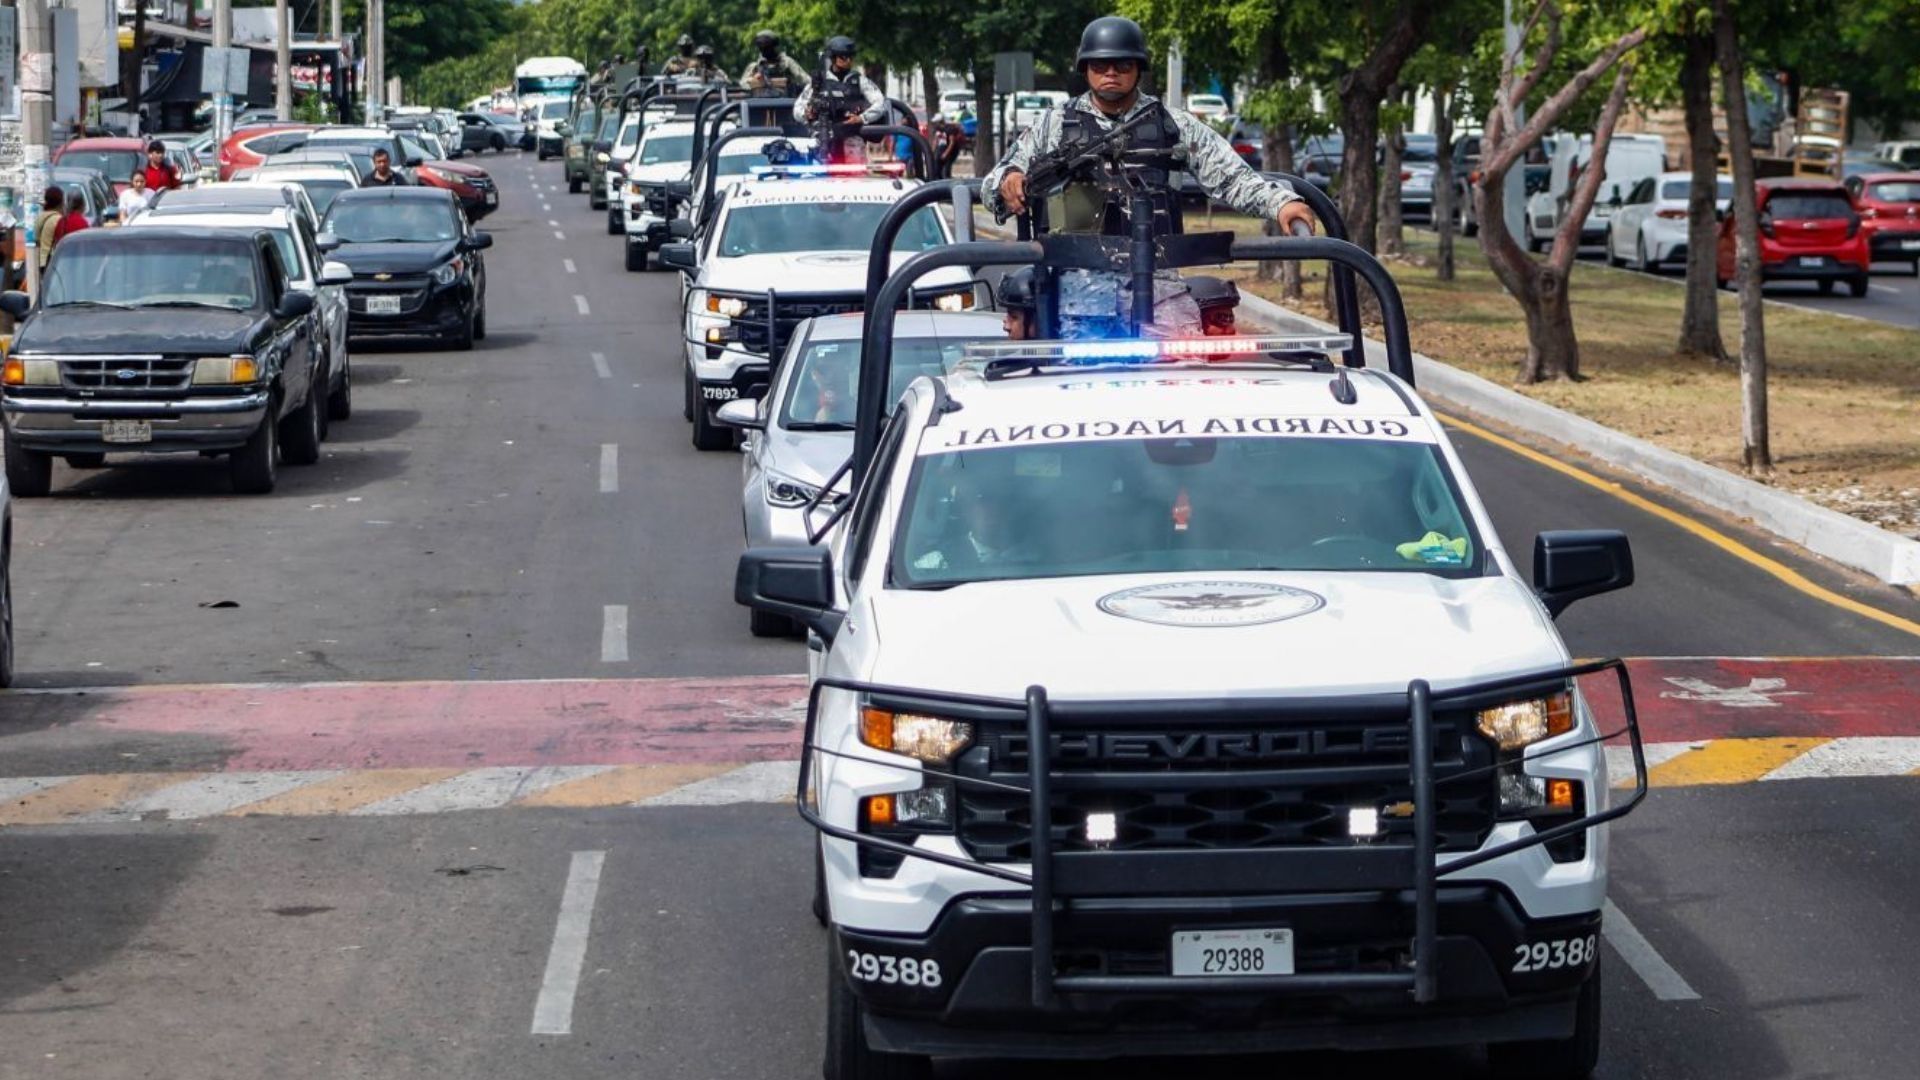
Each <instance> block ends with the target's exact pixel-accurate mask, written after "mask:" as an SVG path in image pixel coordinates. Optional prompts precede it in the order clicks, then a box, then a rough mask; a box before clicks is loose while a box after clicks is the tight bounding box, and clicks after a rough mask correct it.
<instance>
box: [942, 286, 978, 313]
mask: <svg viewBox="0 0 1920 1080" xmlns="http://www.w3.org/2000/svg"><path fill="white" fill-rule="evenodd" d="M933 307H934V310H935V311H971V310H973V290H972V289H968V290H967V291H965V292H950V293H941V294H940V295H939V296H936V297H934V298H933Z"/></svg>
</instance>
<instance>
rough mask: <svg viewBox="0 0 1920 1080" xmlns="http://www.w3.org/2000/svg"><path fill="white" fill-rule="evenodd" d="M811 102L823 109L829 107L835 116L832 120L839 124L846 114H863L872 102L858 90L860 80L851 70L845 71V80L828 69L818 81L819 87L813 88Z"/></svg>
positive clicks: (864, 92) (864, 93) (862, 91)
mask: <svg viewBox="0 0 1920 1080" xmlns="http://www.w3.org/2000/svg"><path fill="white" fill-rule="evenodd" d="M813 100H814V101H815V102H816V103H819V105H820V107H821V108H823V109H826V108H829V107H831V109H832V112H833V113H834V114H835V115H834V116H833V120H834V122H835V123H839V122H840V119H841V117H844V116H845V115H846V114H848V113H855V112H857V113H863V112H866V111H867V109H869V108H871V107H872V105H873V102H871V101H868V100H867V94H866V91H864V90H862V89H861V88H860V79H859V77H858V76H857V75H856V74H855V73H854V71H853V69H851V68H849V69H848V70H847V75H846V77H845V78H841V77H840V76H838V75H835V74H834V73H833V69H832V68H828V69H827V70H826V71H825V72H824V73H823V75H822V76H821V79H820V85H819V86H816V87H814V88H813Z"/></svg>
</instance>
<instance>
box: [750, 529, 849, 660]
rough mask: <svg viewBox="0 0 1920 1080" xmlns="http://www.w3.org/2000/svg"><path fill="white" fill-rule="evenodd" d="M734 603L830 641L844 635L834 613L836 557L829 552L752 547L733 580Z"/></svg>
mask: <svg viewBox="0 0 1920 1080" xmlns="http://www.w3.org/2000/svg"><path fill="white" fill-rule="evenodd" d="M733 599H734V601H735V602H736V603H740V604H744V605H746V606H747V607H750V608H753V609H754V610H756V611H766V612H771V613H774V614H777V615H785V616H787V617H788V618H790V619H795V620H798V621H799V622H800V623H802V624H804V625H805V626H806V627H807V628H808V629H810V630H812V631H813V632H814V633H816V634H819V635H820V637H821V638H822V639H824V640H826V641H832V640H833V637H834V635H835V634H836V633H838V632H839V630H840V622H841V619H842V615H841V613H840V612H837V611H835V610H833V555H832V554H831V553H830V552H829V551H828V550H827V549H826V548H815V547H807V548H801V547H766V548H748V549H747V550H746V551H745V552H743V553H742V554H741V556H740V566H739V569H738V570H737V571H735V573H734V576H733Z"/></svg>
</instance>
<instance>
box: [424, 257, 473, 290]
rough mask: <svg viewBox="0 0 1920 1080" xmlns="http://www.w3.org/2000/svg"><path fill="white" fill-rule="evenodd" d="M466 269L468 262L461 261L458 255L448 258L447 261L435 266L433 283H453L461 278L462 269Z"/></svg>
mask: <svg viewBox="0 0 1920 1080" xmlns="http://www.w3.org/2000/svg"><path fill="white" fill-rule="evenodd" d="M464 269H466V264H465V263H463V262H461V261H460V259H459V258H458V257H455V258H452V259H448V260H447V261H446V262H443V263H441V264H440V265H439V266H436V267H434V268H433V275H432V276H433V283H434V284H435V285H451V284H453V283H454V282H455V281H456V280H458V279H459V277H460V271H462V270H464Z"/></svg>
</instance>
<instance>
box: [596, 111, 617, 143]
mask: <svg viewBox="0 0 1920 1080" xmlns="http://www.w3.org/2000/svg"><path fill="white" fill-rule="evenodd" d="M619 131H620V114H618V113H610V114H608V116H607V118H606V119H604V120H602V121H600V134H599V135H598V136H596V137H595V138H594V141H595V142H612V141H613V137H614V135H616V134H618V133H619Z"/></svg>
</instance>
